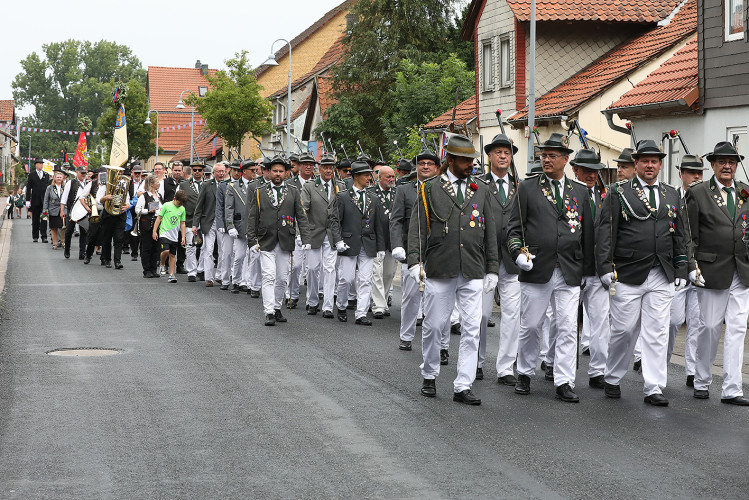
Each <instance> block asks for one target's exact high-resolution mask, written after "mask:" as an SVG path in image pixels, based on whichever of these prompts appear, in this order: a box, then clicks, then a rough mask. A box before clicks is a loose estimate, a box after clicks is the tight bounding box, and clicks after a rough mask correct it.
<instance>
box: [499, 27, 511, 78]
mask: <svg viewBox="0 0 749 500" xmlns="http://www.w3.org/2000/svg"><path fill="white" fill-rule="evenodd" d="M510 54H511V50H510V37H509V36H508V37H505V38H501V39H500V40H499V84H500V86H502V87H509V86H510V85H512V64H511V62H512V56H511V55H510Z"/></svg>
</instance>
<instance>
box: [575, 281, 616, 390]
mask: <svg viewBox="0 0 749 500" xmlns="http://www.w3.org/2000/svg"><path fill="white" fill-rule="evenodd" d="M580 299H581V300H582V303H583V309H584V310H585V312H586V314H583V325H587V326H588V331H589V332H590V338H589V343H588V347H589V349H590V363H589V365H588V376H589V377H598V376H600V375H603V371H604V370H605V369H606V358H607V357H608V354H609V338H610V337H611V327H610V325H609V291H608V290H606V289H605V288H604V287H603V284H602V283H601V280H600V279H599V278H598V275H595V276H588V277H586V279H585V288H583V289H582V290H581V291H580Z"/></svg>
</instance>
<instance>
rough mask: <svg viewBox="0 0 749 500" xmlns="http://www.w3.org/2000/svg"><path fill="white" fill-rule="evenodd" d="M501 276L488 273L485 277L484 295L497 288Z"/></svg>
mask: <svg viewBox="0 0 749 500" xmlns="http://www.w3.org/2000/svg"><path fill="white" fill-rule="evenodd" d="M497 283H499V276H497V275H496V274H494V273H488V274H487V275H486V276H484V293H489V292H491V291H493V290H494V289H495V288H496V287H497Z"/></svg>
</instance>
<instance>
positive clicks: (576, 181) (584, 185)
mask: <svg viewBox="0 0 749 500" xmlns="http://www.w3.org/2000/svg"><path fill="white" fill-rule="evenodd" d="M570 180H571V181H572V182H574V183H577V184H580V185H581V186H583V187H584V188H585V189H588V185H587V184H585V183H584V182H580V181H578V180H577V179H570Z"/></svg>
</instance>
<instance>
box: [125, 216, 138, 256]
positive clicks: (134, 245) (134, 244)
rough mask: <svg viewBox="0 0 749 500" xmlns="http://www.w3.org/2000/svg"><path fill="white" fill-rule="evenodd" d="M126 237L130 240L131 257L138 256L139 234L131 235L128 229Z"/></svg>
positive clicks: (136, 220) (136, 221)
mask: <svg viewBox="0 0 749 500" xmlns="http://www.w3.org/2000/svg"><path fill="white" fill-rule="evenodd" d="M137 223H138V219H137V218H136V219H135V224H137ZM127 239H128V240H130V255H132V256H133V257H137V256H138V249H139V248H140V236H133V235H132V234H131V233H130V232H129V231H128V233H127Z"/></svg>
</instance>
